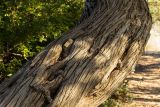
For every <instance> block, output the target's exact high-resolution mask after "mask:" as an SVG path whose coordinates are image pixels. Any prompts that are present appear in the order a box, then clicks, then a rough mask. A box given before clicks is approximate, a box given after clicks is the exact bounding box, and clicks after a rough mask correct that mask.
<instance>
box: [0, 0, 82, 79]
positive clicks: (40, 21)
mask: <svg viewBox="0 0 160 107" xmlns="http://www.w3.org/2000/svg"><path fill="white" fill-rule="evenodd" d="M82 8H83V1H82V0H1V3H0V79H1V78H3V77H7V76H10V75H12V74H13V73H14V72H16V71H17V70H18V69H19V67H21V66H22V64H24V63H25V62H26V61H27V60H30V59H31V58H32V57H33V56H35V55H36V54H37V53H38V52H39V51H41V50H42V49H43V48H44V47H45V46H46V45H47V44H48V43H49V42H50V41H52V40H54V39H55V38H58V37H59V36H60V35H61V33H63V32H66V31H67V30H68V29H70V28H71V27H73V26H74V24H75V23H76V21H77V20H78V18H79V17H80V14H81V11H82Z"/></svg>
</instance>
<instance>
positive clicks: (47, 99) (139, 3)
mask: <svg viewBox="0 0 160 107" xmlns="http://www.w3.org/2000/svg"><path fill="white" fill-rule="evenodd" d="M85 6H86V7H85V9H84V12H83V14H82V16H81V18H80V21H79V23H78V24H77V26H76V27H75V28H73V29H72V30H70V31H69V32H68V33H66V34H64V35H63V36H62V37H61V38H59V39H57V40H55V41H53V42H52V43H50V44H49V45H48V46H47V47H46V48H45V49H44V50H43V51H42V52H41V53H40V54H38V55H37V56H36V57H35V58H34V59H33V60H32V61H31V62H30V63H28V64H27V65H26V66H25V67H24V68H22V69H21V70H20V71H19V72H18V73H17V74H16V75H15V76H13V77H12V78H11V79H10V80H9V81H8V82H6V83H3V84H2V85H1V86H0V94H1V97H0V107H46V106H49V107H96V106H98V105H100V104H101V103H102V102H103V101H105V100H106V99H107V98H108V97H109V96H110V95H111V94H112V93H113V92H114V90H115V89H116V88H117V87H118V86H119V85H120V84H121V83H122V82H123V80H124V78H125V77H126V76H127V74H128V73H129V72H130V71H131V68H132V66H133V65H134V64H135V63H136V62H137V60H138V59H139V57H140V55H141V53H142V52H143V50H144V46H145V45H146V42H147V40H148V38H149V32H150V29H151V24H152V21H151V16H150V14H149V9H148V5H147V3H146V1H145V0H136V1H135V0H86V5H85Z"/></svg>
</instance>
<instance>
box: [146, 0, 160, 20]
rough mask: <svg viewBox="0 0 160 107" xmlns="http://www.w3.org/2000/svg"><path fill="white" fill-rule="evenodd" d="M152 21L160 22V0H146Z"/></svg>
mask: <svg viewBox="0 0 160 107" xmlns="http://www.w3.org/2000/svg"><path fill="white" fill-rule="evenodd" d="M148 3H149V7H150V13H151V14H152V17H153V21H154V22H155V21H157V20H159V21H160V0H148Z"/></svg>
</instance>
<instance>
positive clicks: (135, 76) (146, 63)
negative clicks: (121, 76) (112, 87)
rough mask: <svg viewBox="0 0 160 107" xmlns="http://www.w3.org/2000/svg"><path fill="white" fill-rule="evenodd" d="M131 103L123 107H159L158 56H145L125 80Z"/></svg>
mask: <svg viewBox="0 0 160 107" xmlns="http://www.w3.org/2000/svg"><path fill="white" fill-rule="evenodd" d="M127 79H128V80H129V83H128V85H129V91H130V93H131V95H132V96H133V101H132V103H129V104H125V105H124V107H160V54H145V55H143V56H142V57H141V59H140V61H139V62H138V64H137V67H136V71H135V72H134V73H131V74H130V76H129V77H128V78H127Z"/></svg>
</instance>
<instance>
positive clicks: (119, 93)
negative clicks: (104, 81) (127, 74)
mask: <svg viewBox="0 0 160 107" xmlns="http://www.w3.org/2000/svg"><path fill="white" fill-rule="evenodd" d="M131 101H132V96H131V95H130V94H129V89H128V80H125V81H124V82H123V84H122V85H121V86H120V87H119V88H118V89H117V90H116V91H115V93H113V94H112V96H111V97H110V98H109V99H108V100H106V101H105V102H104V103H103V104H102V105H100V107H123V106H122V104H123V103H126V102H131Z"/></svg>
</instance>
